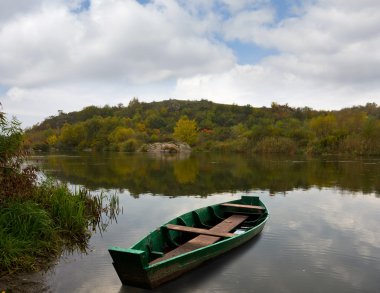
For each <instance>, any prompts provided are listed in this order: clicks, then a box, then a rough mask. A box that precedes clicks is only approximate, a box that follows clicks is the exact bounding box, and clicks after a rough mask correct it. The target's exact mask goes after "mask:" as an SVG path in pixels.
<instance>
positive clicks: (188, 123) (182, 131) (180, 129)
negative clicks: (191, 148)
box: [173, 116, 198, 145]
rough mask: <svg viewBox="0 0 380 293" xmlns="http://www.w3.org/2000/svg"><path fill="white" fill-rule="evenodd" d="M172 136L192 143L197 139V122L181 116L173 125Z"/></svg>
mask: <svg viewBox="0 0 380 293" xmlns="http://www.w3.org/2000/svg"><path fill="white" fill-rule="evenodd" d="M173 137H174V138H175V139H177V140H179V141H183V142H186V143H188V144H189V145H194V144H195V143H196V142H197V140H198V130H197V122H195V120H189V118H187V117H186V116H182V117H181V118H180V119H179V120H178V121H177V123H176V125H175V127H174V133H173Z"/></svg>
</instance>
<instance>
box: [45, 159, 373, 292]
mask: <svg viewBox="0 0 380 293" xmlns="http://www.w3.org/2000/svg"><path fill="white" fill-rule="evenodd" d="M38 161H39V164H40V166H41V167H42V168H43V169H44V170H45V172H47V173H50V174H53V175H54V176H56V177H57V178H59V179H60V180H63V181H67V182H70V183H71V184H77V185H85V186H87V187H90V188H93V189H104V188H106V189H112V191H111V192H113V191H115V192H116V191H118V193H119V199H120V206H121V207H122V208H123V213H122V214H119V216H118V217H117V224H112V225H110V226H109V227H107V232H106V233H104V234H103V235H100V234H99V233H98V234H95V235H94V236H93V237H92V238H91V240H90V247H91V249H92V251H91V252H89V253H88V255H81V254H77V255H75V254H74V255H72V256H68V257H66V258H64V259H62V260H61V262H60V263H59V264H58V265H57V266H56V267H55V269H54V270H53V271H51V272H50V273H49V274H50V275H48V280H49V284H50V288H51V289H52V291H53V292H120V293H121V292H151V291H146V290H142V289H136V288H132V287H124V286H122V285H121V283H120V281H119V279H118V277H117V275H116V273H115V270H114V269H113V267H112V264H111V263H112V260H111V258H110V256H109V255H108V251H107V247H109V246H113V245H117V246H122V247H129V246H131V245H133V244H134V243H135V242H137V241H138V240H140V239H141V238H142V237H143V236H145V235H146V234H147V233H149V232H150V231H152V230H154V229H155V228H156V227H157V226H159V225H160V224H162V223H165V222H167V221H168V220H170V219H172V218H173V217H175V216H178V215H180V214H182V213H185V212H187V211H190V210H193V209H195V208H199V207H202V206H206V205H209V204H214V203H219V202H223V201H228V200H232V199H236V198H239V197H240V196H241V195H245V194H256V195H259V196H260V197H261V200H262V201H263V202H264V203H265V204H266V206H267V207H268V210H269V212H270V219H269V221H268V223H267V224H266V226H265V228H264V231H263V233H262V234H261V235H260V236H259V237H257V238H256V239H254V240H253V241H250V242H248V243H247V244H246V245H244V246H242V247H240V248H238V249H236V250H234V251H232V252H231V253H228V254H227V255H224V256H222V257H220V258H217V259H215V260H213V261H211V262H209V263H207V264H206V265H204V266H202V267H200V268H199V269H197V270H194V271H192V272H190V273H188V274H186V275H184V276H183V277H181V278H180V279H177V280H175V281H173V282H171V283H168V284H165V285H164V286H162V287H160V288H158V289H157V290H155V291H156V292H177V291H180V292H377V291H378V289H379V288H380V280H379V278H378V276H379V275H380V229H379V228H378V223H379V222H380V201H379V197H380V178H379V175H378V174H380V160H378V159H341V158H340V159H336V158H332V157H330V158H325V159H305V158H291V159H289V158H285V159H283V158H273V157H269V158H263V157H247V156H239V155H218V154H192V155H191V156H188V157H184V158H179V157H167V156H148V155H127V154H102V155H94V154H85V155H83V156H82V155H81V156H76V157H73V156H56V155H53V156H44V157H40V158H38ZM121 190H123V191H121ZM177 195H183V196H177ZM273 195H274V196H273Z"/></svg>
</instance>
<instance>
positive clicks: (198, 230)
mask: <svg viewBox="0 0 380 293" xmlns="http://www.w3.org/2000/svg"><path fill="white" fill-rule="evenodd" d="M166 228H168V229H169V230H174V231H180V232H189V233H195V234H201V235H209V236H217V237H224V238H228V237H233V236H235V234H233V233H224V232H213V231H210V230H207V229H201V228H194V227H188V226H182V225H173V224H167V225H166Z"/></svg>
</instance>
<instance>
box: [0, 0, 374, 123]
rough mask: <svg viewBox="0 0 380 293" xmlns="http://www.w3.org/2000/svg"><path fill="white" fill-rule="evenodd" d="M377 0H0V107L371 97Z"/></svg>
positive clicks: (36, 109) (292, 102)
mask: <svg viewBox="0 0 380 293" xmlns="http://www.w3.org/2000/svg"><path fill="white" fill-rule="evenodd" d="M379 14H380V1H378V0H361V1H357V0H303V1H301V0H193V1H189V0H139V1H137V0H33V1H30V0H0V103H1V105H2V106H1V107H2V108H1V111H4V112H6V113H7V114H8V115H10V116H16V117H17V118H18V120H20V121H21V122H22V125H23V126H24V127H29V126H32V125H33V124H35V123H38V122H41V121H42V120H43V119H45V118H47V117H49V116H51V115H56V114H57V113H58V110H62V111H64V112H70V111H79V110H81V109H82V108H84V107H86V106H89V105H96V106H104V105H106V104H107V105H111V106H112V105H117V104H119V103H122V104H124V105H128V103H129V101H130V100H131V99H132V98H133V97H136V98H138V99H139V100H140V101H145V102H151V101H160V100H166V99H170V98H171V99H183V100H200V99H207V100H210V101H213V102H217V103H225V104H232V103H235V104H238V105H247V104H250V105H252V106H253V107H262V106H270V105H271V103H272V102H276V103H279V104H288V105H289V106H292V107H306V106H307V107H311V108H314V109H325V110H330V109H341V108H345V107H351V106H355V105H364V104H366V103H367V102H375V103H377V104H380V50H379V48H380V29H379V28H380V18H379V17H378V15H379Z"/></svg>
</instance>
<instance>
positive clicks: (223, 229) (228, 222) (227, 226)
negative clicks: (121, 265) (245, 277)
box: [149, 215, 248, 265]
mask: <svg viewBox="0 0 380 293" xmlns="http://www.w3.org/2000/svg"><path fill="white" fill-rule="evenodd" d="M246 219H248V216H247V215H231V216H230V217H228V218H227V219H225V220H223V221H222V222H220V223H219V224H217V225H216V226H214V227H212V228H211V229H209V230H208V231H211V232H220V233H228V232H230V231H232V230H233V229H234V228H236V227H237V226H239V225H240V224H241V223H243V222H244V221H245V220H246ZM220 239H221V237H217V236H209V235H199V236H197V237H195V238H193V239H191V240H189V241H188V242H186V243H184V244H183V245H181V246H179V247H177V248H175V249H173V250H171V251H169V252H168V253H166V254H165V255H164V256H163V257H160V258H156V259H155V260H154V261H151V262H150V263H149V265H152V264H155V263H158V262H161V261H163V260H166V259H169V258H172V257H175V256H178V255H181V254H183V253H186V252H190V251H193V250H195V249H198V248H201V247H204V246H207V245H210V244H213V243H215V242H217V241H218V240H220Z"/></svg>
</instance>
